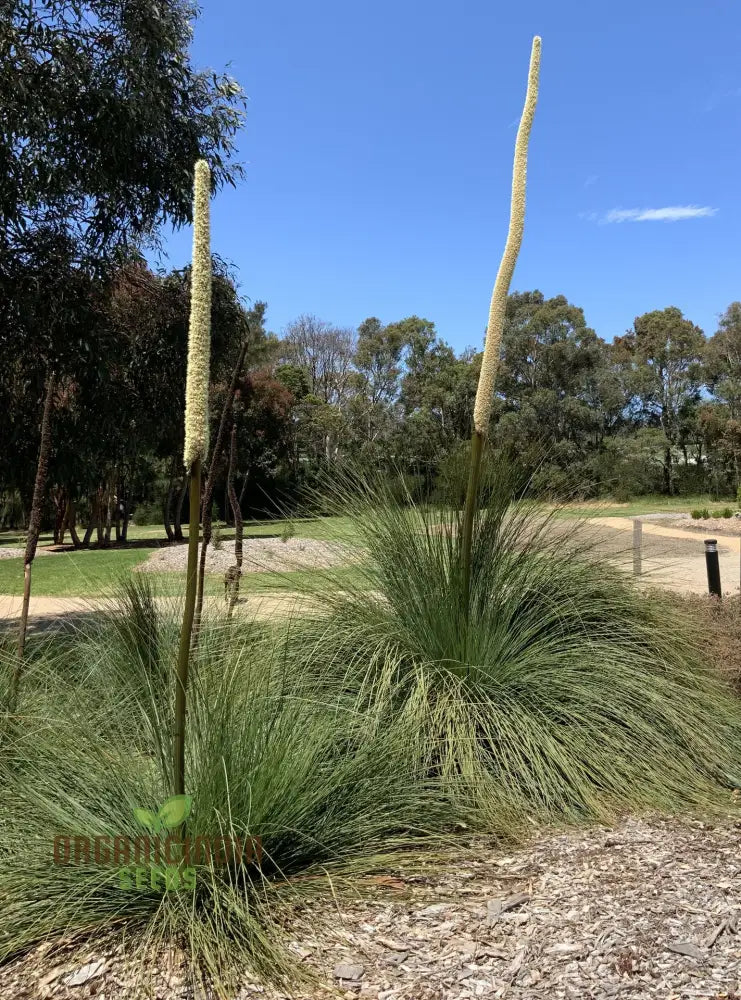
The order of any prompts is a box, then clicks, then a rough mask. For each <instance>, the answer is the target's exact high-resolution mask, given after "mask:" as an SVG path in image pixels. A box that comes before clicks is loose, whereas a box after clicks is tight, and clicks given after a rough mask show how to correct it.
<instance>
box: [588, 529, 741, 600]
mask: <svg viewBox="0 0 741 1000" xmlns="http://www.w3.org/2000/svg"><path fill="white" fill-rule="evenodd" d="M642 524H643V529H642V531H643V540H642V546H641V551H642V573H641V577H640V582H641V583H642V584H645V585H646V586H654V587H666V588H667V589H668V590H674V591H677V592H679V593H686V592H690V593H693V594H706V593H707V592H708V580H707V570H706V566H705V546H704V544H703V536H702V535H700V534H699V533H697V534H696V533H693V532H689V531H686V530H683V529H681V528H668V527H666V526H664V525H660V524H653V523H652V522H651V521H643V522H642ZM587 526H588V527H589V526H599V527H600V528H601V529H603V530H602V532H600V537H599V539H598V541H597V544H598V547H599V548H600V550H602V551H604V554H605V555H606V556H607V557H608V558H609V559H610V560H611V561H613V562H615V563H616V564H617V565H618V566H620V567H621V569H626V570H628V571H630V570H631V569H632V564H633V518H629V517H595V518H592V519H591V520H590V521H588V522H587ZM707 537H710V538H716V539H717V541H718V557H719V561H720V575H721V583H722V587H723V593H724V594H733V593H738V591H739V575H740V567H741V555H740V552H739V546H740V545H741V540H740V539H739V538H735V537H732V536H728V535H726V536H724V535H720V534H717V533H714V532H712V531H709V532H708V535H707Z"/></svg>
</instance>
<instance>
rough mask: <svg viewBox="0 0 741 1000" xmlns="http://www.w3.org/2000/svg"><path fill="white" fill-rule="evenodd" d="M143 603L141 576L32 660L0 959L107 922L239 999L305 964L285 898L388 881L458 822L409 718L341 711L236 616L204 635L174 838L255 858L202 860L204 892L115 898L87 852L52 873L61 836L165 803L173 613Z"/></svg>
mask: <svg viewBox="0 0 741 1000" xmlns="http://www.w3.org/2000/svg"><path fill="white" fill-rule="evenodd" d="M151 597H152V595H151V594H150V593H148V591H147V588H146V585H141V584H140V585H138V588H135V590H134V591H133V592H131V593H129V595H128V599H127V602H126V605H127V606H126V608H125V609H121V608H119V610H118V611H116V612H115V614H114V615H113V617H112V618H111V619H110V620H106V621H104V622H103V623H102V624H100V625H99V626H95V627H94V628H90V629H88V630H86V631H84V632H81V633H78V635H77V636H76V638H75V641H74V643H72V644H71V645H69V646H66V647H65V648H64V649H62V648H60V647H59V646H58V644H55V643H42V645H41V646H40V647H39V648H38V649H37V653H36V655H35V657H34V659H33V662H32V664H31V665H30V667H29V675H28V684H27V687H26V689H25V702H24V713H25V722H26V725H25V727H24V729H23V731H22V732H20V733H18V734H17V736H16V738H15V739H14V741H13V742H12V744H9V745H7V746H6V747H5V748H4V753H3V757H2V760H1V761H0V814H1V815H2V820H1V821H0V856H2V858H3V865H2V870H1V871H0V899H2V901H3V907H2V910H3V913H2V920H0V961H1V960H3V959H6V958H8V957H9V956H12V955H14V954H16V953H17V952H19V951H22V950H23V949H25V948H27V947H29V946H31V945H33V944H35V943H37V942H39V941H41V940H45V939H47V938H49V937H51V938H52V939H53V938H54V937H56V936H59V937H61V936H63V935H68V934H70V933H72V934H73V935H74V934H76V933H80V934H82V933H85V934H89V933H93V934H100V933H101V932H103V931H105V930H106V929H107V928H109V927H111V926H116V927H119V928H124V929H125V931H126V933H127V935H130V934H131V933H132V932H134V933H133V936H132V941H135V942H137V943H138V944H140V945H141V946H142V948H144V949H146V947H147V946H148V945H150V944H153V945H157V953H158V954H161V953H162V947H161V946H162V944H164V943H167V944H174V945H176V946H180V947H182V948H183V949H184V950H185V952H186V954H187V955H189V957H190V963H191V965H190V968H191V973H192V976H193V978H194V979H199V978H201V977H202V978H204V979H205V980H207V981H209V982H210V983H211V984H212V985H214V986H215V987H216V989H217V992H218V993H219V995H222V996H227V995H229V996H233V995H234V992H233V991H234V989H235V987H236V985H237V983H238V981H239V977H240V976H241V975H243V974H244V973H245V971H246V970H251V971H252V972H253V973H254V974H259V975H262V976H264V977H266V978H272V979H279V978H281V977H283V976H284V975H285V974H286V973H287V972H289V971H292V972H294V973H298V970H297V969H296V968H295V967H293V966H292V963H291V962H290V959H289V957H288V954H287V953H286V952H285V951H284V950H283V949H282V947H281V945H280V940H279V930H280V927H281V925H282V922H283V920H284V918H285V913H286V907H287V906H289V905H291V904H294V903H296V902H298V901H301V900H302V899H306V898H309V897H311V896H316V895H318V894H322V893H324V894H326V895H327V897H328V899H331V898H332V896H333V895H334V894H335V893H336V892H337V891H338V890H339V889H341V888H342V886H343V885H344V884H345V883H346V881H347V880H348V879H351V878H355V877H357V876H358V875H368V874H370V873H373V872H378V871H383V870H384V869H385V868H387V867H388V865H389V864H391V863H393V862H394V860H397V861H398V858H399V855H400V852H402V851H408V849H409V848H410V847H417V848H419V847H421V845H422V844H423V843H424V842H425V840H426V838H427V836H428V832H429V831H433V830H435V829H437V830H441V829H442V828H444V827H445V826H446V825H447V824H449V823H450V822H451V817H452V812H451V808H450V805H449V804H446V803H445V802H444V801H443V799H442V798H441V796H440V794H439V790H438V789H437V788H436V786H435V783H434V782H431V781H429V780H428V778H427V775H426V770H427V768H426V767H424V766H423V765H422V764H421V763H420V762H421V761H423V759H424V755H423V753H422V751H421V749H420V747H419V746H418V745H417V743H416V741H415V737H414V733H413V731H412V730H410V731H408V732H407V731H406V720H405V719H404V718H403V717H402V716H399V717H395V718H394V719H391V718H389V717H388V715H387V714H386V713H385V711H383V710H379V709H373V710H369V709H365V710H363V709H362V708H361V707H360V706H353V705H351V704H350V703H349V702H345V703H344V704H343V705H342V706H339V705H337V704H333V703H332V701H331V700H328V699H327V698H326V690H327V684H328V679H327V678H322V677H317V676H316V675H314V674H313V672H312V673H311V674H309V673H305V674H304V675H303V676H302V675H298V674H296V672H295V669H294V666H293V664H289V663H288V662H287V661H285V660H283V659H282V658H281V656H280V655H279V654H280V649H279V648H278V647H276V645H275V644H274V643H273V642H272V641H271V638H270V637H269V636H266V634H265V630H264V629H261V630H260V631H259V632H258V630H257V629H256V628H255V627H254V626H252V625H249V624H247V625H245V624H244V623H242V624H237V623H235V622H232V623H231V625H230V627H228V628H226V627H225V628H219V627H212V626H205V627H204V629H203V632H202V634H201V639H200V643H199V661H198V666H199V669H198V672H197V676H196V677H195V678H194V681H193V684H192V688H191V696H190V709H189V717H190V721H189V739H188V745H187V768H188V775H189V788H190V790H191V791H192V809H191V811H190V814H189V815H188V816H187V818H186V820H185V826H184V828H183V833H184V835H185V836H188V837H189V838H191V842H194V841H195V838H196V837H197V836H207V837H209V838H212V839H213V838H215V837H217V836H219V835H221V836H230V837H232V838H234V839H235V840H236V839H237V838H239V839H241V841H243V842H246V840H247V839H249V838H257V837H259V838H260V840H261V844H262V861H261V864H260V865H259V866H258V865H256V864H254V863H249V862H248V861H247V860H246V859H243V861H242V862H241V863H236V862H234V863H232V864H219V863H218V861H217V859H216V858H215V856H213V852H212V857H211V858H208V857H207V856H206V855H205V854H204V856H203V857H201V858H200V860H199V861H198V863H196V864H195V865H194V868H195V886H194V887H191V888H190V889H188V888H182V887H181V888H180V889H179V891H169V892H163V891H162V889H161V888H160V889H159V891H158V890H155V889H150V888H145V889H144V890H143V891H132V889H131V887H127V888H124V887H122V884H121V875H120V867H121V866H115V865H108V866H101V865H100V864H96V863H95V861H94V859H93V857H92V854H91V856H90V858H89V859H87V860H85V859H83V860H81V861H80V863H77V864H75V863H70V864H61V865H56V864H54V861H53V843H54V838H55V837H57V836H60V835H69V836H75V835H85V836H87V837H88V838H90V839H92V838H93V837H95V836H101V837H102V836H109V837H110V838H113V837H115V836H124V837H130V838H135V837H136V836H138V835H141V833H142V832H143V831H142V829H141V828H140V824H139V822H138V819H137V817H138V816H140V815H142V813H143V811H145V810H146V811H147V812H151V813H152V814H157V812H158V809H159V808H160V806H161V804H162V803H163V802H164V801H165V800H166V799H167V798H168V796H169V794H170V792H171V775H172V772H171V759H172V757H171V753H172V738H171V727H170V725H169V720H170V705H171V696H172V689H173V687H174V686H175V684H176V683H177V679H176V674H175V669H174V668H175V663H174V658H175V649H176V636H177V632H178V622H177V616H176V614H171V615H170V614H168V612H167V611H166V610H163V609H162V606H161V605H159V606H158V605H157V604H156V603H154V602H153V601H152V599H151ZM158 607H159V610H157V609H158ZM163 678H164V681H163ZM160 811H161V810H160ZM110 843H111V844H112V843H113V840H112V839H111V842H110ZM161 868H162V869H164V864H163V865H162V866H161ZM230 990H231V991H232V992H231V993H230Z"/></svg>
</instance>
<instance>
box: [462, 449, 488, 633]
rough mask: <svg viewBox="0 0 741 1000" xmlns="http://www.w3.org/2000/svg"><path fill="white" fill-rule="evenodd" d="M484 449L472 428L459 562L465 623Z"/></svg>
mask: <svg viewBox="0 0 741 1000" xmlns="http://www.w3.org/2000/svg"><path fill="white" fill-rule="evenodd" d="M483 450H484V435H483V434H481V433H479V431H477V430H474V432H473V434H472V436H471V466H470V469H469V473H468V489H467V490H466V505H465V507H464V509H463V536H462V541H461V564H462V567H463V610H464V615H465V620H466V623H468V616H469V613H470V607H469V605H470V602H471V549H472V546H473V523H474V520H475V518H476V510H477V509H478V499H479V483H480V482H481V456H482V453H483Z"/></svg>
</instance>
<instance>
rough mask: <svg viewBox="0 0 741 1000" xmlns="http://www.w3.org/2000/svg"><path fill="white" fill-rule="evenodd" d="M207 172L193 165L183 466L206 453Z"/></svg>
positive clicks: (201, 163)
mask: <svg viewBox="0 0 741 1000" xmlns="http://www.w3.org/2000/svg"><path fill="white" fill-rule="evenodd" d="M210 198H211V171H210V170H209V166H208V164H207V163H206V161H205V160H198V162H197V163H196V166H195V180H194V192H193V266H192V270H191V275H190V326H189V328H188V374H187V378H186V383H185V449H184V453H183V458H184V462H185V468H186V469H190V468H191V467H192V465H193V463H194V462H195V460H196V459H198V458H200V459H201V461H202V462H203V461H204V460H205V458H206V454H207V452H208V385H209V371H210V366H211V233H210V222H209V206H210Z"/></svg>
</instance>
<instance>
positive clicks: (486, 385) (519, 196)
mask: <svg viewBox="0 0 741 1000" xmlns="http://www.w3.org/2000/svg"><path fill="white" fill-rule="evenodd" d="M539 75H540V38H538V36H537V35H536V37H535V38H533V47H532V51H531V53H530V73H529V76H528V81H527V94H526V96H525V107H524V108H523V111H522V118H521V119H520V127H519V129H518V130H517V141H516V142H515V163H514V168H513V172H512V203H511V206H510V216H509V232H508V233H507V242H506V244H505V247H504V254H503V255H502V261H501V263H500V265H499V271H498V273H497V280H496V282H495V283H494V291H493V293H492V296H491V305H490V307H489V322H488V324H487V327H486V342H485V344H484V358H483V361H482V363H481V375H480V376H479V385H478V389H477V391H476V402H475V404H474V409H473V424H474V427H475V429H476V431H477V433H479V434H486V432H487V430H488V428H489V420H490V419H491V408H492V403H493V400H494V382H495V380H496V375H497V368H498V366H499V346H500V344H501V342H502V330H503V328H504V312H505V309H506V306H507V293H508V292H509V286H510V282H511V281H512V274H513V273H514V270H515V264H516V263H517V255H518V254H519V252H520V246H521V245H522V234H523V231H524V229H525V181H526V176H527V148H528V143H529V141H530V130H531V129H532V125H533V118H534V117H535V105H536V104H537V101H538V78H539Z"/></svg>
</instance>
